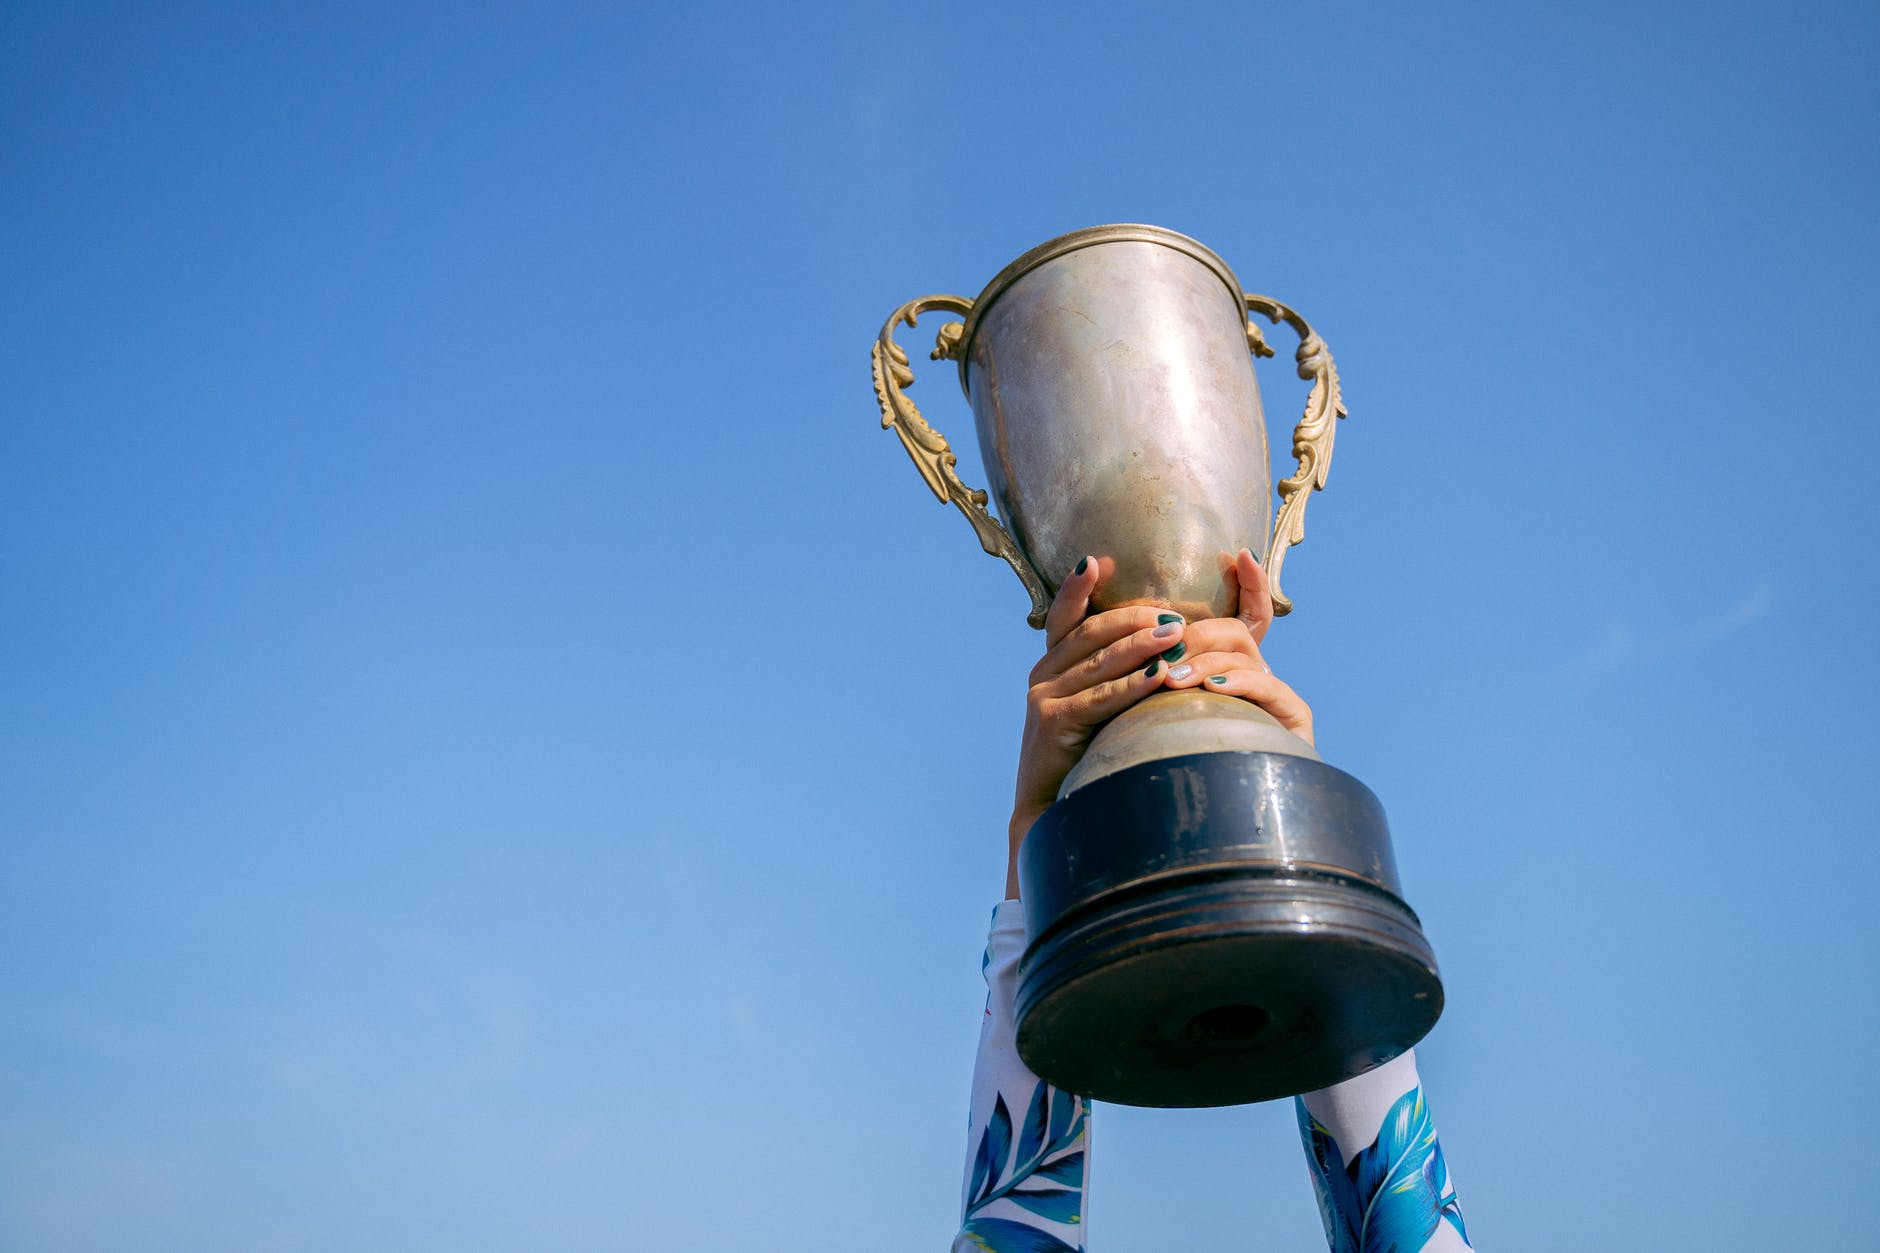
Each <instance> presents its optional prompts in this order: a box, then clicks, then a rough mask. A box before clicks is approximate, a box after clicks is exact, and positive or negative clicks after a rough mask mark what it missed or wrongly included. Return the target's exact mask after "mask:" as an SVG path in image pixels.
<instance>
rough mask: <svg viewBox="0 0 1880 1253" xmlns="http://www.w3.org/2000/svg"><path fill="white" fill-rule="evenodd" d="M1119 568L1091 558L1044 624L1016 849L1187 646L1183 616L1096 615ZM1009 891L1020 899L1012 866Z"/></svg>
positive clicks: (1135, 608)
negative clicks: (1102, 587)
mask: <svg viewBox="0 0 1880 1253" xmlns="http://www.w3.org/2000/svg"><path fill="white" fill-rule="evenodd" d="M1106 566H1108V567H1110V568H1114V566H1113V563H1110V562H1104V561H1098V560H1096V559H1095V558H1091V557H1086V558H1084V559H1083V560H1082V561H1080V562H1078V563H1077V568H1076V569H1075V570H1073V571H1072V572H1071V573H1070V576H1069V577H1067V578H1066V579H1065V580H1064V582H1063V584H1062V585H1061V586H1060V587H1059V588H1058V592H1057V596H1056V598H1054V599H1053V600H1052V602H1051V608H1050V611H1049V612H1047V613H1046V614H1045V619H1044V644H1045V652H1044V656H1043V657H1041V658H1039V659H1038V664H1037V665H1035V666H1033V667H1032V669H1031V677H1030V679H1029V683H1030V691H1029V692H1027V693H1026V696H1025V734H1024V737H1023V739H1022V740H1021V741H1020V743H1019V750H1018V786H1017V789H1016V793H1015V795H1014V797H1013V801H1012V822H1011V826H1010V828H1009V832H1010V837H1011V838H1010V849H1011V852H1012V853H1013V854H1014V855H1016V853H1017V851H1018V845H1019V842H1020V841H1022V840H1023V839H1024V838H1025V832H1027V831H1029V830H1030V829H1031V824H1032V823H1033V822H1036V821H1037V819H1038V816H1039V815H1040V814H1042V813H1044V811H1045V810H1047V809H1049V808H1050V807H1051V803H1052V802H1053V801H1055V800H1056V799H1057V790H1058V785H1059V784H1061V783H1063V782H1064V776H1065V775H1067V774H1069V773H1070V772H1071V767H1072V766H1075V765H1076V764H1077V763H1078V761H1079V760H1080V759H1082V757H1083V755H1084V750H1085V749H1087V748H1089V747H1090V740H1091V738H1092V737H1093V736H1095V735H1096V733H1097V729H1098V728H1099V727H1101V726H1102V725H1103V724H1104V723H1106V722H1108V721H1109V720H1110V719H1111V718H1113V717H1115V716H1116V715H1117V714H1119V713H1121V712H1122V711H1123V710H1125V709H1127V708H1129V707H1130V706H1131V705H1133V704H1135V703H1136V702H1137V701H1139V700H1141V699H1142V698H1143V697H1145V696H1147V695H1148V694H1149V693H1151V692H1153V691H1156V690H1157V689H1158V688H1160V687H1161V686H1162V680H1163V678H1164V676H1166V675H1167V673H1168V663H1167V662H1165V661H1163V660H1162V654H1163V653H1165V652H1168V651H1170V650H1171V649H1174V648H1176V647H1178V646H1180V645H1181V643H1182V632H1183V630H1184V629H1185V628H1186V625H1187V624H1186V623H1184V622H1183V621H1182V618H1181V615H1180V614H1175V613H1170V612H1168V611H1166V610H1162V609H1158V608H1156V607H1155V606H1154V605H1131V606H1128V607H1127V608H1123V609H1107V610H1105V611H1104V612H1102V613H1099V614H1093V615H1091V616H1090V617H1085V616H1084V615H1085V614H1086V613H1088V612H1089V609H1090V594H1091V593H1092V592H1093V591H1095V590H1096V587H1097V583H1098V582H1099V581H1100V580H1101V578H1102V576H1103V574H1104V573H1105V567H1106ZM1005 894H1006V896H1007V897H1008V898H1012V897H1016V896H1017V895H1018V880H1017V871H1016V869H1015V866H1014V864H1013V863H1011V862H1009V861H1008V864H1007V873H1006V885H1005Z"/></svg>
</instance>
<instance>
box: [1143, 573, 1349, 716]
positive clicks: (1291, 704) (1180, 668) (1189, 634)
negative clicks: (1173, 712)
mask: <svg viewBox="0 0 1880 1253" xmlns="http://www.w3.org/2000/svg"><path fill="white" fill-rule="evenodd" d="M1234 573H1235V577H1236V578H1237V579H1238V580H1239V582H1240V611H1239V613H1238V614H1236V615H1235V616H1234V617H1232V618H1204V619H1202V620H1201V621H1199V622H1191V623H1189V624H1188V628H1187V630H1186V632H1184V634H1183V640H1182V642H1183V644H1184V646H1185V647H1184V649H1183V651H1182V652H1181V653H1179V654H1177V655H1176V656H1173V657H1170V658H1169V659H1168V660H1169V664H1168V665H1167V666H1165V667H1164V670H1165V671H1166V672H1167V673H1166V675H1165V677H1164V678H1163V680H1162V686H1164V687H1168V688H1177V689H1179V688H1185V687H1205V688H1207V690H1208V691H1210V692H1222V693H1225V694H1226V695H1228V696H1238V697H1240V698H1241V699H1243V700H1248V701H1252V702H1253V703H1254V704H1256V705H1258V706H1259V707H1260V708H1262V709H1264V710H1266V711H1267V712H1268V713H1270V714H1272V715H1273V717H1274V718H1275V719H1277V720H1278V721H1279V724H1280V725H1281V726H1283V727H1285V728H1286V729H1287V730H1288V731H1291V732H1292V733H1293V734H1294V735H1296V736H1298V737H1299V738H1300V739H1302V740H1304V741H1305V742H1306V743H1308V744H1310V743H1312V710H1311V708H1310V707H1309V706H1308V705H1307V704H1306V703H1305V701H1303V700H1301V699H1299V693H1297V692H1295V691H1293V690H1292V689H1291V688H1290V687H1288V686H1286V685H1285V684H1284V683H1282V682H1280V681H1279V680H1278V679H1276V678H1274V677H1273V668H1272V667H1271V666H1269V665H1267V664H1266V659H1265V658H1264V657H1262V656H1261V655H1260V642H1261V641H1262V640H1264V639H1265V638H1266V629H1267V628H1268V627H1269V626H1271V625H1272V624H1273V597H1272V595H1271V594H1270V593H1269V592H1268V591H1267V582H1266V571H1265V570H1262V569H1261V568H1260V563H1259V562H1257V561H1255V560H1254V559H1253V554H1252V553H1250V552H1248V551H1247V550H1246V549H1244V548H1243V549H1241V550H1240V553H1239V555H1238V556H1237V557H1236V558H1235V559H1234Z"/></svg>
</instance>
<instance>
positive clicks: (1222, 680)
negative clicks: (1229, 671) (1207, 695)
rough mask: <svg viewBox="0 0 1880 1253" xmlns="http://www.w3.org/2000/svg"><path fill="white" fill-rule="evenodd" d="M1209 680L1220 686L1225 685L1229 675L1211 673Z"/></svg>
mask: <svg viewBox="0 0 1880 1253" xmlns="http://www.w3.org/2000/svg"><path fill="white" fill-rule="evenodd" d="M1208 682H1210V683H1213V684H1215V685H1216V686H1219V687H1225V686H1226V685H1227V676H1226V675H1224V674H1211V675H1209V676H1208Z"/></svg>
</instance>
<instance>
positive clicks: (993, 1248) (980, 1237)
mask: <svg viewBox="0 0 1880 1253" xmlns="http://www.w3.org/2000/svg"><path fill="white" fill-rule="evenodd" d="M1024 949H1025V914H1024V908H1023V906H1021V905H1020V904H1019V903H1018V902H1017V901H1002V902H1000V904H999V906H998V908H996V909H994V910H993V911H992V934H991V936H990V937H989V938H988V939H987V941H986V955H985V957H984V959H983V960H982V961H981V963H980V966H981V968H982V969H983V970H984V972H985V976H986V1014H985V1019H984V1021H983V1022H982V1023H981V1024H980V1028H979V1056H978V1059H977V1060H976V1061H975V1062H974V1065H973V1105H972V1115H971V1118H970V1120H969V1121H968V1123H967V1136H966V1151H967V1152H966V1186H965V1188H964V1190H963V1192H962V1194H961V1200H960V1232H959V1235H957V1236H955V1237H954V1239H953V1253H1084V1238H1083V1231H1084V1227H1083V1221H1084V1180H1085V1178H1086V1174H1085V1172H1086V1168H1087V1167H1088V1164H1089V1157H1090V1135H1089V1132H1090V1122H1089V1107H1088V1106H1087V1105H1086V1103H1085V1101H1084V1099H1083V1098H1082V1097H1080V1096H1077V1095H1075V1094H1073V1093H1070V1092H1066V1091H1063V1090H1062V1089H1059V1088H1054V1087H1052V1086H1051V1085H1050V1084H1048V1083H1046V1082H1044V1080H1042V1079H1040V1078H1038V1076H1036V1075H1034V1074H1032V1073H1031V1071H1029V1070H1027V1069H1026V1068H1025V1063H1024V1062H1023V1061H1021V1060H1020V1059H1019V1056H1018V1042H1017V1035H1016V1031H1017V1024H1016V1023H1015V1021H1014V1018H1013V1012H1012V1004H1013V999H1014V996H1015V994H1016V992H1017V988H1018V959H1019V955H1020V954H1021V953H1023V952H1024Z"/></svg>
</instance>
